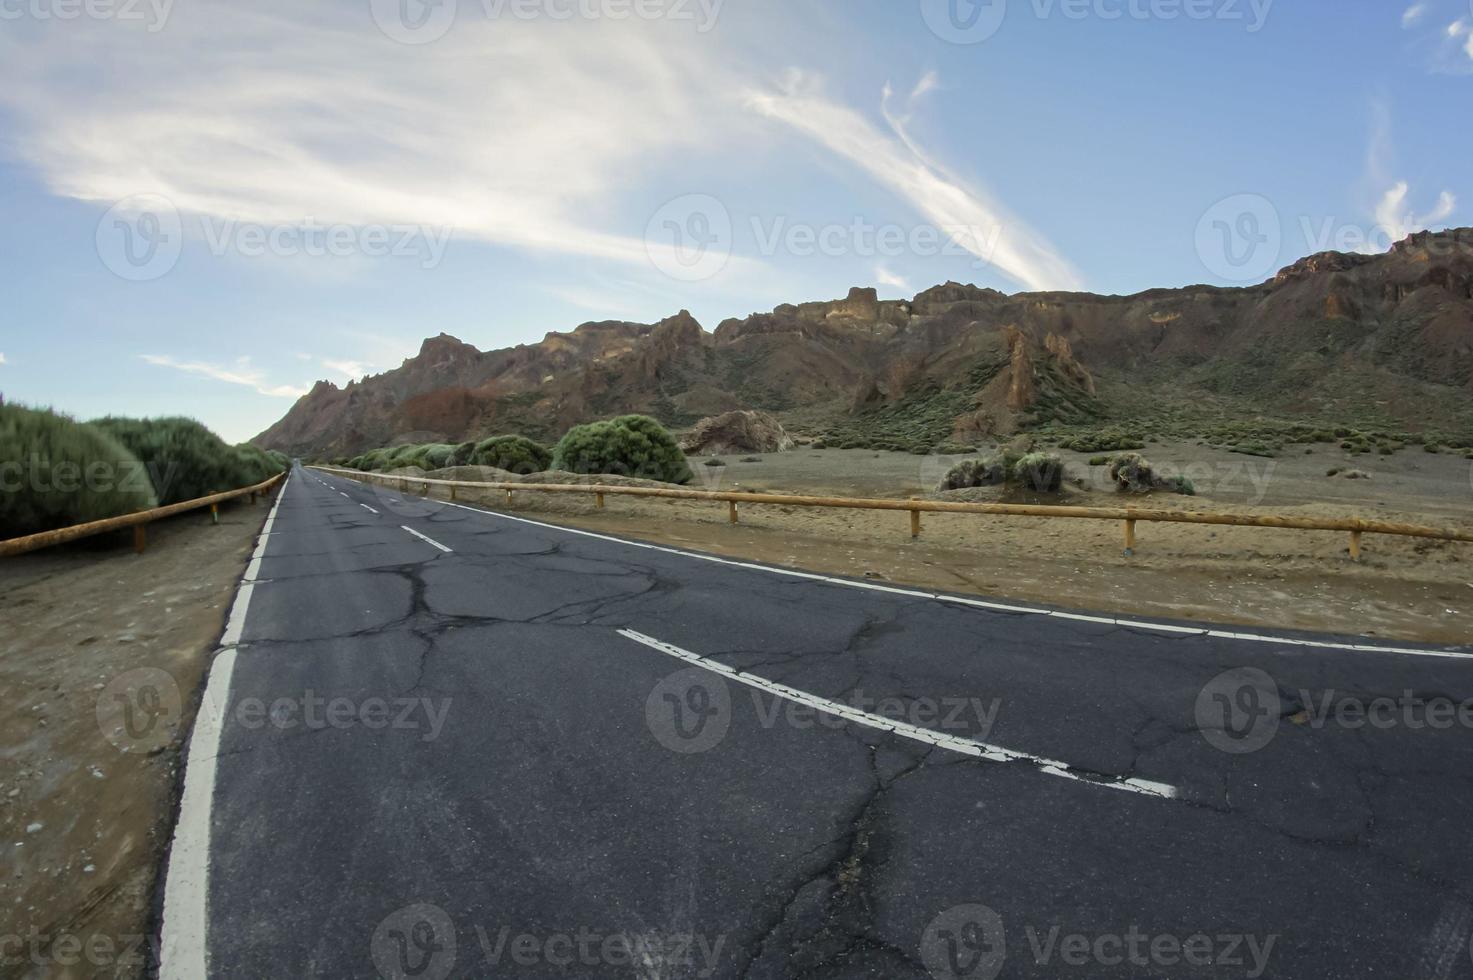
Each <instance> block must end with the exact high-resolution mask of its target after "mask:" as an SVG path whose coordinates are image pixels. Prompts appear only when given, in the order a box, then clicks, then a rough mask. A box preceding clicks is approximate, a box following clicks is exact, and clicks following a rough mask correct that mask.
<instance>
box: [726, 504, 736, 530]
mask: <svg viewBox="0 0 1473 980" xmlns="http://www.w3.org/2000/svg"><path fill="white" fill-rule="evenodd" d="M726 517H727V520H728V521H729V522H730V523H732V524H735V523H736V522H737V509H736V501H735V500H728V501H727V502H726Z"/></svg>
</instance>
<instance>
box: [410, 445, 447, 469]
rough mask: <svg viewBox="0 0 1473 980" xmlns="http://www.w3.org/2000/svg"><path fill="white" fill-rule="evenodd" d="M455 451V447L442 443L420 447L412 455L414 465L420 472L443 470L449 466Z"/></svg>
mask: <svg viewBox="0 0 1473 980" xmlns="http://www.w3.org/2000/svg"><path fill="white" fill-rule="evenodd" d="M455 449H456V447H455V446H452V445H449V444H448V443H443V442H440V443H430V444H429V445H427V446H421V447H419V452H417V453H415V454H414V460H415V462H414V465H416V466H418V467H419V468H420V469H422V470H443V469H444V468H445V467H447V466H449V465H450V460H451V458H452V457H453V456H454V455H455Z"/></svg>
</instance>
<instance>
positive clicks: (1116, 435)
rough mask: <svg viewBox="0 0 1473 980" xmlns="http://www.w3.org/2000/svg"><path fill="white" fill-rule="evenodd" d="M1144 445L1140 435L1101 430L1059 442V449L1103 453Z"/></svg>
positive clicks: (1117, 430)
mask: <svg viewBox="0 0 1473 980" xmlns="http://www.w3.org/2000/svg"><path fill="white" fill-rule="evenodd" d="M1144 445H1145V442H1144V441H1142V438H1141V435H1140V433H1137V432H1125V431H1122V430H1120V429H1101V430H1099V431H1098V432H1086V433H1083V434H1081V435H1077V436H1072V437H1069V438H1066V439H1061V440H1060V441H1059V448H1060V449H1072V450H1074V451H1075V452H1077V453H1103V452H1113V451H1117V450H1123V449H1140V448H1141V447H1142V446H1144Z"/></svg>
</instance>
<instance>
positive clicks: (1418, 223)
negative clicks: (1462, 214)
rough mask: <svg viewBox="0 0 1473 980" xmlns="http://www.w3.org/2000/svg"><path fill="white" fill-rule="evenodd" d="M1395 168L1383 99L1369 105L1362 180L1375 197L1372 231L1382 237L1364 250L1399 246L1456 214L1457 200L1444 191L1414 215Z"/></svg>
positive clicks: (1387, 109)
mask: <svg viewBox="0 0 1473 980" xmlns="http://www.w3.org/2000/svg"><path fill="white" fill-rule="evenodd" d="M1395 166H1396V143H1395V140H1394V138H1393V136H1392V112H1391V104H1390V102H1388V101H1387V100H1386V99H1374V100H1373V101H1372V102H1371V139H1370V146H1369V149H1368V151H1367V154H1366V180H1367V182H1368V183H1369V184H1370V186H1371V187H1373V188H1375V192H1376V194H1377V195H1378V196H1377V198H1376V203H1375V206H1374V208H1373V210H1372V217H1373V220H1374V222H1375V226H1376V229H1377V230H1378V231H1380V232H1381V235H1382V236H1383V237H1382V238H1380V239H1379V240H1377V241H1375V242H1374V243H1373V244H1371V245H1368V246H1367V250H1368V251H1377V250H1380V247H1381V246H1382V245H1384V244H1390V243H1394V242H1399V241H1401V240H1402V239H1403V238H1406V237H1407V236H1408V235H1410V234H1412V233H1413V232H1417V231H1425V230H1427V229H1428V228H1430V227H1432V226H1433V225H1436V224H1439V223H1441V222H1445V221H1446V220H1447V219H1448V218H1450V217H1452V215H1453V213H1454V212H1455V211H1456V210H1457V206H1458V199H1457V197H1456V196H1455V195H1454V194H1453V193H1452V192H1451V191H1448V190H1444V191H1442V192H1441V193H1440V194H1438V196H1437V203H1436V204H1435V205H1433V207H1432V210H1430V211H1428V212H1426V213H1425V214H1417V213H1416V212H1415V211H1414V210H1413V209H1412V207H1411V206H1410V203H1409V202H1410V200H1411V194H1412V190H1411V185H1410V184H1409V183H1408V182H1407V181H1406V180H1403V179H1401V178H1398V177H1394V176H1392V175H1393V172H1394V170H1395Z"/></svg>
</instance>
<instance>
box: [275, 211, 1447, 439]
mask: <svg viewBox="0 0 1473 980" xmlns="http://www.w3.org/2000/svg"><path fill="white" fill-rule="evenodd" d="M1096 379H1099V381H1100V382H1101V383H1100V384H1097V380H1096ZM1154 383H1162V384H1170V385H1172V386H1175V387H1176V388H1179V389H1181V390H1183V391H1193V390H1199V391H1201V392H1203V393H1204V394H1205V395H1210V396H1212V397H1218V398H1239V399H1243V400H1244V401H1245V405H1248V406H1252V407H1256V408H1257V410H1259V411H1263V410H1266V409H1270V408H1271V409H1273V410H1274V411H1276V412H1279V413H1281V414H1283V415H1285V416H1286V417H1294V416H1296V415H1304V416H1309V415H1318V416H1323V415H1324V414H1325V413H1326V412H1330V411H1333V410H1334V408H1335V405H1336V404H1338V402H1337V399H1343V398H1346V397H1349V396H1350V395H1351V394H1354V393H1356V392H1370V391H1373V390H1374V391H1375V392H1379V391H1380V390H1381V389H1382V388H1384V389H1385V390H1386V391H1387V392H1390V393H1392V394H1391V397H1389V398H1388V399H1386V400H1385V402H1386V404H1387V405H1390V407H1391V409H1393V410H1394V411H1392V412H1391V414H1393V415H1396V413H1397V412H1400V413H1401V414H1400V415H1397V416H1396V417H1398V418H1402V419H1404V421H1405V423H1406V424H1407V425H1409V426H1416V425H1424V424H1433V423H1434V422H1435V419H1434V418H1432V417H1431V416H1430V415H1429V414H1428V412H1429V411H1430V409H1429V410H1428V411H1421V412H1420V415H1419V411H1420V410H1419V409H1418V406H1417V405H1416V404H1411V403H1410V402H1409V403H1408V404H1405V405H1398V404H1396V403H1397V402H1398V401H1399V400H1400V399H1398V398H1397V397H1396V396H1395V393H1396V392H1397V391H1401V390H1405V391H1408V392H1417V393H1419V395H1418V397H1419V398H1421V399H1422V400H1423V401H1427V398H1431V401H1430V402H1427V405H1431V404H1434V403H1435V404H1439V405H1440V404H1444V403H1445V401H1446V399H1447V398H1453V399H1461V398H1464V397H1468V396H1470V395H1473V229H1454V230H1450V231H1446V232H1439V233H1418V234H1415V235H1412V236H1411V237H1409V238H1407V239H1405V240H1404V241H1402V242H1399V243H1397V245H1396V246H1395V247H1393V248H1392V249H1391V251H1389V252H1387V253H1385V254H1384V255H1362V254H1351V253H1335V252H1329V253H1321V254H1318V255H1311V256H1307V257H1305V258H1303V259H1300V260H1299V261H1297V262H1295V263H1293V264H1291V265H1289V266H1287V267H1285V268H1284V269H1283V270H1282V271H1280V272H1279V273H1278V274H1277V275H1276V276H1275V277H1273V278H1272V279H1270V280H1268V281H1267V282H1264V283H1261V284H1258V285H1254V286H1248V287H1242V288H1226V287H1216V286H1205V285H1201V286H1187V287H1182V288H1178V289H1152V290H1148V291H1146V292H1142V293H1137V294H1134V295H1131V296H1102V295H1096V294H1091V293H1061V292H1050V293H1016V294H1007V293H1002V292H999V291H997V290H995V289H988V288H979V287H976V286H971V285H964V284H961V283H955V282H948V283H945V284H942V285H939V286H934V287H932V288H930V289H927V290H925V291H923V292H921V293H919V294H917V295H916V296H915V297H913V298H912V299H910V300H880V299H878V298H877V295H876V291H875V290H874V289H870V288H860V287H856V288H854V289H852V290H850V292H849V294H848V296H846V297H845V298H844V299H841V300H834V301H827V302H809V303H801V304H784V305H782V306H779V307H777V308H776V309H774V310H772V311H771V312H768V313H754V314H752V315H750V316H747V317H743V318H731V319H727V320H725V321H723V322H721V323H720V324H718V325H717V327H716V329H715V330H714V331H713V332H710V333H708V332H706V331H705V330H704V329H703V328H702V326H701V325H700V324H699V323H697V322H696V320H695V319H694V318H693V317H692V316H691V315H690V314H689V313H688V312H686V311H684V310H682V311H680V312H679V313H677V314H676V315H674V316H672V317H669V318H667V319H665V320H662V321H660V322H659V323H654V324H640V323H629V322H624V321H602V322H595V323H585V324H583V325H581V326H579V327H577V328H576V329H574V330H572V331H570V332H567V333H549V334H547V335H546V336H545V337H544V338H543V339H542V340H541V341H540V342H538V343H535V344H523V345H519V346H517V347H512V348H507V349H503V350H494V351H481V350H479V349H477V348H475V347H474V346H472V345H469V344H466V343H463V342H462V341H460V340H458V339H456V338H454V337H450V336H448V335H446V334H443V333H442V334H440V335H438V336H436V337H432V338H429V339H427V340H426V341H425V342H424V344H423V346H422V347H421V349H420V352H419V353H418V354H417V355H416V356H415V357H412V358H409V359H407V360H406V361H405V362H404V363H403V364H402V365H401V366H400V367H399V368H396V369H394V370H392V371H388V372H385V373H383V374H380V375H376V376H373V377H369V378H365V379H363V380H362V381H358V382H353V383H350V384H348V385H347V386H346V387H342V388H339V387H337V386H336V385H333V384H330V383H328V382H319V383H318V384H317V385H316V386H314V387H313V389H312V390H311V391H310V392H309V393H308V394H307V395H305V396H303V397H302V398H301V399H300V400H299V401H298V402H297V404H296V405H294V406H293V408H292V409H291V411H289V412H288V413H287V415H286V416H285V417H284V418H283V419H281V420H280V421H279V422H278V423H276V424H275V425H273V426H272V427H271V428H269V429H267V430H266V431H265V432H263V433H262V434H261V435H260V436H258V437H257V439H256V440H255V441H256V442H257V443H258V444H259V445H262V446H264V447H267V448H274V449H281V450H283V451H285V452H289V453H295V454H302V455H322V454H326V455H333V454H348V453H354V452H360V451H363V450H365V449H368V448H372V447H374V446H379V445H386V444H391V443H394V442H398V441H430V440H443V441H452V442H453V441H459V440H462V439H467V438H475V437H482V436H485V435H490V434H496V433H500V432H522V433H524V434H528V435H533V436H536V437H541V438H551V437H554V436H556V435H557V434H559V433H560V432H561V431H563V430H564V429H566V428H567V427H568V426H571V425H573V424H576V423H578V422H581V421H587V420H589V419H592V418H597V417H603V416H607V415H612V414H616V413H620V412H628V411H638V412H645V413H649V414H652V415H655V416H656V417H658V418H660V419H661V420H662V421H664V422H666V423H667V424H671V425H677V426H681V425H688V424H691V423H693V422H694V421H696V420H697V419H699V418H701V417H704V416H709V415H716V414H720V413H722V412H727V411H732V410H736V409H763V410H767V411H773V412H776V413H778V414H779V415H780V416H781V417H783V419H784V421H785V422H787V423H788V424H789V426H790V427H793V426H794V425H795V424H799V425H800V430H801V428H805V427H806V428H809V429H818V430H823V429H825V428H826V426H828V425H829V424H831V423H832V424H843V423H844V422H845V420H853V419H854V418H856V417H863V416H864V415H865V413H871V412H883V411H889V410H893V409H894V406H896V405H914V406H919V405H921V403H922V402H924V406H923V407H924V409H925V411H928V412H932V411H933V410H934V411H940V410H941V409H942V408H944V409H945V410H947V411H950V410H951V409H955V410H956V411H955V415H954V416H952V417H949V420H948V419H940V420H939V421H937V420H932V421H931V422H930V423H928V425H929V428H928V429H927V431H936V432H940V431H941V430H942V429H945V428H946V427H947V425H946V424H942V423H946V422H948V421H949V425H950V428H951V430H952V432H953V433H954V434H955V435H956V436H957V437H958V438H969V437H972V436H975V435H979V434H984V435H985V434H989V433H1002V432H1008V431H1011V430H1012V429H1014V428H1017V427H1020V426H1023V427H1026V426H1029V425H1035V424H1038V423H1040V422H1044V421H1048V420H1050V419H1055V420H1058V421H1065V422H1080V423H1083V422H1088V421H1092V420H1093V421H1104V420H1108V419H1109V418H1110V417H1111V415H1112V403H1111V399H1110V398H1104V399H1103V400H1102V396H1101V394H1100V391H1101V389H1103V388H1105V387H1108V388H1109V389H1110V390H1111V391H1112V392H1119V391H1121V390H1122V386H1129V385H1132V384H1140V385H1144V384H1154ZM1434 396H1435V397H1434ZM1457 403H1458V404H1462V402H1461V401H1459V402H1457ZM1375 404H1377V405H1381V404H1382V401H1381V400H1378V401H1376V402H1375ZM1427 405H1423V406H1422V408H1424V409H1426V408H1427ZM918 410H919V409H918ZM933 413H934V412H933ZM928 418H929V416H928Z"/></svg>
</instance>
